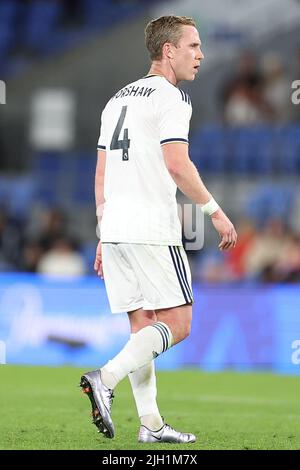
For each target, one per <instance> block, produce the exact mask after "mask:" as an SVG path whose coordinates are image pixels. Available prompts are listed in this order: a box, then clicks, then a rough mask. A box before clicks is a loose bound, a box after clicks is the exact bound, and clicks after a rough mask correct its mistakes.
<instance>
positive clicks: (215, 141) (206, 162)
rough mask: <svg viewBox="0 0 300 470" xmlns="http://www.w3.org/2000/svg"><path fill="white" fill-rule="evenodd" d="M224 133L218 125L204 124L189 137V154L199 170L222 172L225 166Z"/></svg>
mask: <svg viewBox="0 0 300 470" xmlns="http://www.w3.org/2000/svg"><path fill="white" fill-rule="evenodd" d="M225 139H226V135H225V134H224V130H223V128H221V127H220V126H212V125H211V126H206V127H203V128H201V129H200V130H198V131H196V132H195V133H194V134H193V136H192V137H191V139H190V156H191V159H192V160H193V162H194V163H195V165H196V166H197V168H198V169H199V171H200V172H202V171H203V172H213V173H222V172H224V171H225V170H226V167H227V146H226V142H225Z"/></svg>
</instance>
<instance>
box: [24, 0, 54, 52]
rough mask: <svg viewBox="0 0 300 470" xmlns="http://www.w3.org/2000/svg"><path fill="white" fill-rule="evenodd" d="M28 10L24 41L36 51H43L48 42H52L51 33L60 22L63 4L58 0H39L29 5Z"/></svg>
mask: <svg viewBox="0 0 300 470" xmlns="http://www.w3.org/2000/svg"><path fill="white" fill-rule="evenodd" d="M26 12H27V16H26V20H25V25H24V30H23V38H24V42H25V44H26V45H27V46H29V47H30V48H33V49H34V50H35V51H41V50H43V47H44V46H45V45H47V42H51V33H52V32H53V30H54V28H55V26H56V25H57V23H58V20H59V17H60V14H61V12H62V4H61V2H60V1H58V0H44V1H42V2H41V1H38V0H37V1H34V2H32V3H30V4H29V5H28V6H27V8H26Z"/></svg>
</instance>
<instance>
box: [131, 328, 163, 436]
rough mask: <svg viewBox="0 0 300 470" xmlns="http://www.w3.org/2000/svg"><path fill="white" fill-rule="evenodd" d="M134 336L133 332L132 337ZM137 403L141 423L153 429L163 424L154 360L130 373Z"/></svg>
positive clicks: (155, 429)
mask: <svg viewBox="0 0 300 470" xmlns="http://www.w3.org/2000/svg"><path fill="white" fill-rule="evenodd" d="M133 336H134V333H132V334H131V336H130V338H132V337H133ZM128 377H129V380H130V383H131V388H132V392H133V396H134V399H135V404H136V407H137V411H138V415H139V417H140V420H141V424H142V425H143V426H146V427H147V428H148V429H151V430H152V431H157V430H158V429H160V428H161V427H162V426H163V424H164V423H163V420H162V417H161V416H160V412H159V409H158V406H157V402H156V395H157V388H156V377H155V366H154V361H151V362H149V363H148V364H145V365H144V366H143V367H140V368H139V369H137V370H136V371H135V372H131V373H130V374H129V375H128Z"/></svg>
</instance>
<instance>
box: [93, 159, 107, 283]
mask: <svg viewBox="0 0 300 470" xmlns="http://www.w3.org/2000/svg"><path fill="white" fill-rule="evenodd" d="M105 162H106V152H105V151H104V150H99V151H98V159H97V166H96V174H95V201H96V214H97V220H98V227H100V225H101V219H102V214H103V206H104V173H105ZM94 269H95V271H96V272H97V274H98V276H100V277H101V279H103V269H102V256H101V241H99V243H98V246H97V250H96V257H95V263H94Z"/></svg>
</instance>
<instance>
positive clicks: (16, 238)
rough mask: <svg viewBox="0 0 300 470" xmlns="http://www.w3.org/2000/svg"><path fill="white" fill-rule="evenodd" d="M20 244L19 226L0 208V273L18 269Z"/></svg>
mask: <svg viewBox="0 0 300 470" xmlns="http://www.w3.org/2000/svg"><path fill="white" fill-rule="evenodd" d="M22 243H23V234H22V227H21V224H20V223H19V222H18V221H16V220H13V219H11V218H10V217H9V215H8V214H7V212H6V210H5V208H4V207H0V271H13V270H15V269H16V268H17V269H18V268H19V267H20V255H21V249H22Z"/></svg>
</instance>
